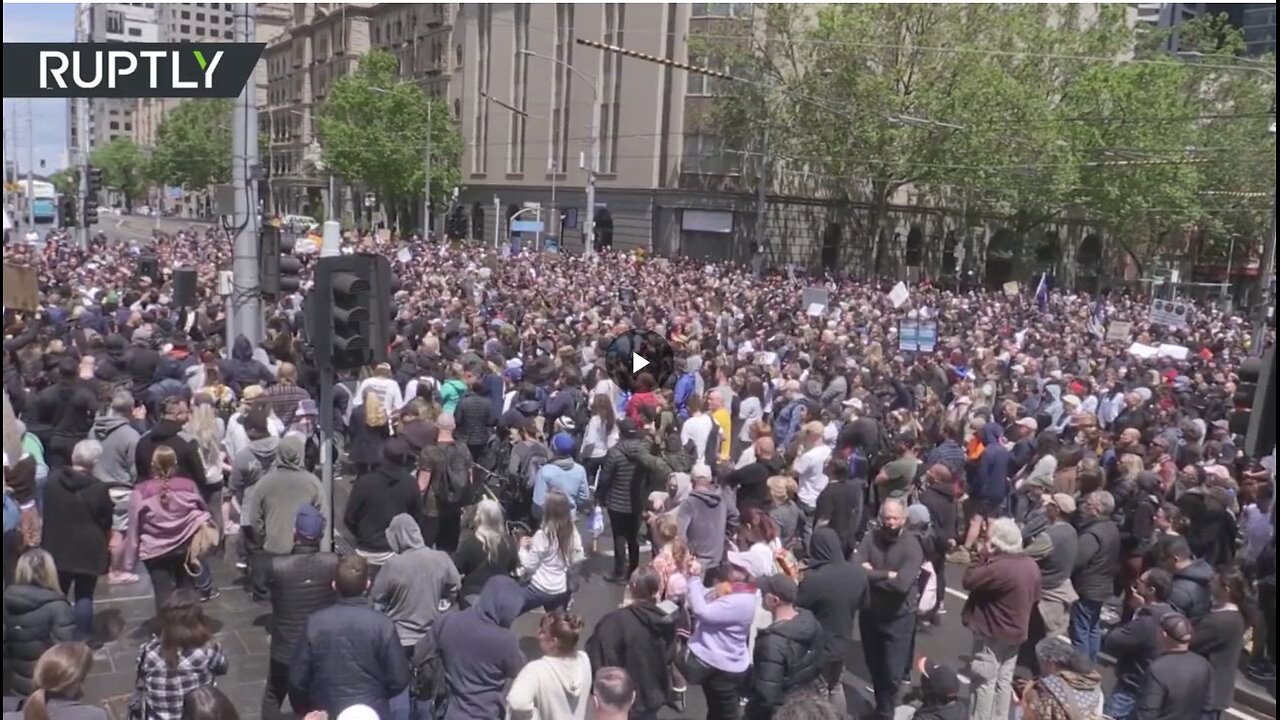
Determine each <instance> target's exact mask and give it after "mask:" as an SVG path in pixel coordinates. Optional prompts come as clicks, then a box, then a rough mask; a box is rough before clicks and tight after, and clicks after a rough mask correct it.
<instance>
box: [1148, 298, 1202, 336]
mask: <svg viewBox="0 0 1280 720" xmlns="http://www.w3.org/2000/svg"><path fill="white" fill-rule="evenodd" d="M1193 309H1194V308H1193V307H1192V305H1191V303H1184V302H1178V301H1176V300H1152V301H1151V322H1152V323H1154V324H1156V325H1164V326H1165V327H1169V328H1174V329H1178V328H1185V327H1187V324H1188V322H1189V321H1190V319H1191V312H1192V310H1193Z"/></svg>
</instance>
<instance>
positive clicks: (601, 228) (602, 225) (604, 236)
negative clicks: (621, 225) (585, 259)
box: [595, 208, 613, 251]
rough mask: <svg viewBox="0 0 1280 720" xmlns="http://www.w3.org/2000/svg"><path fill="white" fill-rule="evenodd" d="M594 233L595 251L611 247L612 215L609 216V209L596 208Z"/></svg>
mask: <svg viewBox="0 0 1280 720" xmlns="http://www.w3.org/2000/svg"><path fill="white" fill-rule="evenodd" d="M595 232H596V245H595V249H596V250H597V251H599V250H607V249H611V248H612V247H613V215H611V214H609V208H596V216H595Z"/></svg>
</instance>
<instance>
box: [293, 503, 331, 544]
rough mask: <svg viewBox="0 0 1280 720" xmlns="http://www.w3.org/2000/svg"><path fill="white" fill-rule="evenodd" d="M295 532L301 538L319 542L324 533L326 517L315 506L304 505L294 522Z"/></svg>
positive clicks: (300, 507)
mask: <svg viewBox="0 0 1280 720" xmlns="http://www.w3.org/2000/svg"><path fill="white" fill-rule="evenodd" d="M293 531H294V533H295V534H296V535H297V536H298V537H300V538H305V539H307V540H319V539H320V535H321V534H323V533H324V515H321V514H320V511H319V510H317V509H316V508H315V506H313V505H308V504H306V503H303V504H302V505H301V506H299V507H298V514H297V516H296V517H295V518H294V520H293Z"/></svg>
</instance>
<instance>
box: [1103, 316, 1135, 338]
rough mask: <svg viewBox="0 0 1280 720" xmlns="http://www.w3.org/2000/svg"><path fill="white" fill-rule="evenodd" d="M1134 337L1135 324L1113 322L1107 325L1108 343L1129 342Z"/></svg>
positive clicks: (1122, 321)
mask: <svg viewBox="0 0 1280 720" xmlns="http://www.w3.org/2000/svg"><path fill="white" fill-rule="evenodd" d="M1132 336H1133V323H1131V322H1126V321H1124V320H1112V321H1111V323H1110V324H1109V325H1107V342H1129V338H1130V337H1132Z"/></svg>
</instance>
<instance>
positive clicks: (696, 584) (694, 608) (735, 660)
mask: <svg viewBox="0 0 1280 720" xmlns="http://www.w3.org/2000/svg"><path fill="white" fill-rule="evenodd" d="M687 603H688V607H689V613H690V614H691V615H692V616H693V620H694V623H693V635H692V636H691V637H690V638H689V654H690V655H693V656H694V657H696V658H697V659H698V660H700V661H701V662H702V663H703V664H705V665H707V666H708V667H711V668H715V669H717V670H721V671H724V672H729V673H736V672H743V671H745V670H746V669H747V668H748V667H750V666H751V656H750V654H749V651H748V649H747V648H748V639H749V637H750V633H751V627H752V624H753V623H754V621H755V616H756V608H757V607H758V605H759V603H760V600H759V594H758V593H757V592H756V589H755V587H753V586H752V585H749V584H746V583H738V584H735V585H733V586H731V588H730V591H729V592H728V593H726V594H723V595H721V594H719V593H712V592H710V591H709V589H708V588H707V587H705V586H704V585H703V584H702V580H701V579H700V578H689V595H688V599H687Z"/></svg>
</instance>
